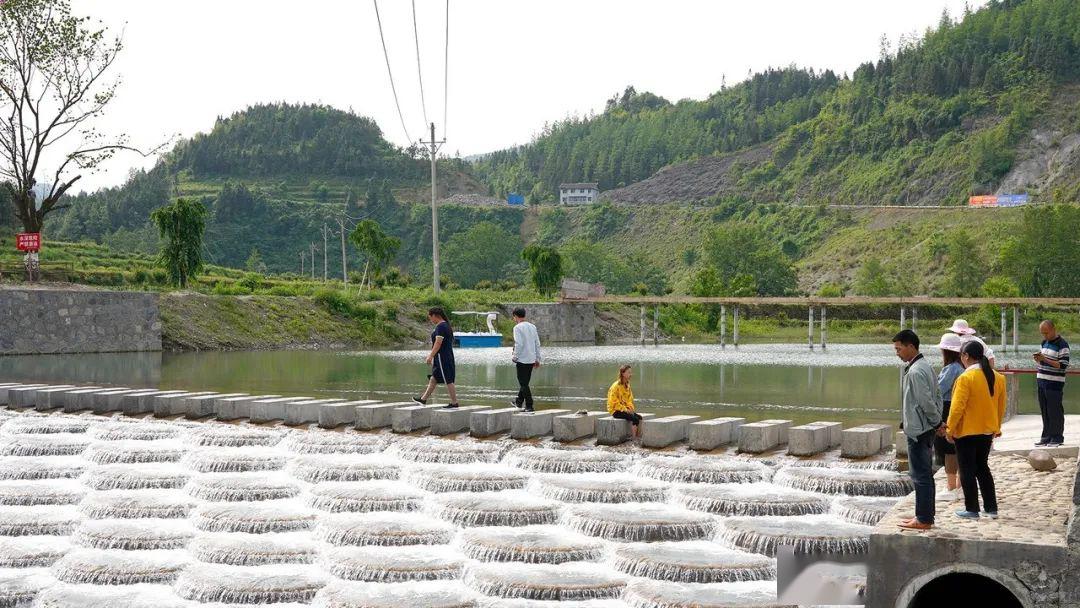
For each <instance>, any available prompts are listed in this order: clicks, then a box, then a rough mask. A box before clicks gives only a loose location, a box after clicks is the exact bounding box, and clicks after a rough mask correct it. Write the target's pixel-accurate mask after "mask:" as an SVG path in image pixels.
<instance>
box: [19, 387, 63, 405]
mask: <svg viewBox="0 0 1080 608" xmlns="http://www.w3.org/2000/svg"><path fill="white" fill-rule="evenodd" d="M51 386H59V385H51V384H27V385H26V386H17V387H15V388H12V389H8V405H10V406H11V407H33V406H34V396H35V391H37V390H39V389H44V388H49V387H51Z"/></svg>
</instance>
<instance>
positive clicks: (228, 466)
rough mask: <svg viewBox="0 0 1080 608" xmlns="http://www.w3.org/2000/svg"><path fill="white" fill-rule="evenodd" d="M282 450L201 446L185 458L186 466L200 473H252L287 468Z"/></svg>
mask: <svg viewBox="0 0 1080 608" xmlns="http://www.w3.org/2000/svg"><path fill="white" fill-rule="evenodd" d="M285 462H286V458H285V455H284V454H282V453H281V451H280V450H275V449H274V448H267V447H238V448H201V449H198V450H192V451H191V453H189V454H188V455H187V457H186V458H184V466H186V467H187V468H189V469H191V470H192V471H197V472H199V473H250V472H254V471H276V470H279V469H283V468H285Z"/></svg>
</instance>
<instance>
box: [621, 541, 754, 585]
mask: <svg viewBox="0 0 1080 608" xmlns="http://www.w3.org/2000/svg"><path fill="white" fill-rule="evenodd" d="M614 565H615V568H616V569H618V570H619V571H621V572H624V573H626V574H629V575H631V576H641V577H645V578H651V579H656V580H663V581H672V582H676V583H731V582H739V581H761V580H772V579H773V578H775V577H776V562H775V561H774V560H772V559H770V558H768V557H765V556H763V555H758V554H755V553H747V552H745V551H740V550H738V549H729V548H727V547H723V546H720V545H718V544H716V543H713V542H710V541H688V542H681V543H672V542H659V543H631V544H624V545H619V546H618V547H616V548H615V551H614Z"/></svg>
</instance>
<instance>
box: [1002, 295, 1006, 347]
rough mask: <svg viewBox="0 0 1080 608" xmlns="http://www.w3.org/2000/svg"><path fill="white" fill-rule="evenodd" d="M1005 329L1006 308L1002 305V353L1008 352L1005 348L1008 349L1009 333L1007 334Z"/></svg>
mask: <svg viewBox="0 0 1080 608" xmlns="http://www.w3.org/2000/svg"><path fill="white" fill-rule="evenodd" d="M1005 328H1006V325H1005V306H1004V305H1002V307H1001V352H1006V351H1005V348H1006V342H1005V334H1006V333H1007V332H1006V329H1005Z"/></svg>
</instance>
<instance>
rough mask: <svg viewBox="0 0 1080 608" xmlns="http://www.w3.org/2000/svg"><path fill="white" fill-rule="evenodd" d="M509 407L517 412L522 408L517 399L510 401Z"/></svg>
mask: <svg viewBox="0 0 1080 608" xmlns="http://www.w3.org/2000/svg"><path fill="white" fill-rule="evenodd" d="M510 405H512V406H514V407H516V408H517V409H519V410H520V409H521V408H522V407H523V406H522V405H521V404H520V403H518V402H517V399H511V400H510Z"/></svg>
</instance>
